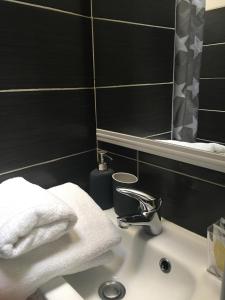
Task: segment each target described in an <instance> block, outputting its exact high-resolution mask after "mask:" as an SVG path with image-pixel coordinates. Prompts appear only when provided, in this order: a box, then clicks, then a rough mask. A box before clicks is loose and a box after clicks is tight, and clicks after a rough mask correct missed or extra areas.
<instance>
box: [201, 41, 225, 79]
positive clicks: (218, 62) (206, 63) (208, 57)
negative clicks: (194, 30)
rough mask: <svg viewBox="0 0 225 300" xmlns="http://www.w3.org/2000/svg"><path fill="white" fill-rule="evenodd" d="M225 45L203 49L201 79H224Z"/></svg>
mask: <svg viewBox="0 0 225 300" xmlns="http://www.w3.org/2000/svg"><path fill="white" fill-rule="evenodd" d="M224 56H225V44H224V45H217V46H211V47H204V49H203V55H202V66H201V77H207V78H215V77H225V60H224Z"/></svg>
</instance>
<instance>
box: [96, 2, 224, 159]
mask: <svg viewBox="0 0 225 300" xmlns="http://www.w3.org/2000/svg"><path fill="white" fill-rule="evenodd" d="M168 2H169V3H170V6H169V7H167V12H166V13H167V14H168V15H170V16H172V17H173V19H174V20H175V19H176V22H171V21H169V20H167V25H165V24H157V26H155V25H154V24H153V26H152V25H150V24H148V27H147V26H146V28H144V26H143V27H141V26H133V27H132V26H131V25H130V26H129V25H128V24H127V25H126V26H124V27H123V28H122V27H121V28H122V29H121V32H120V34H121V36H123V39H122V38H121V40H120V38H119V37H118V36H117V38H115V39H114V40H113V45H111V47H112V49H111V50H112V51H113V50H114V51H119V50H118V48H119V47H120V48H121V47H124V48H126V47H127V57H124V61H125V60H126V59H127V63H125V62H124V61H121V65H120V66H119V67H121V69H119V70H118V72H120V74H119V75H118V78H116V80H115V83H114V82H113V81H112V80H111V82H110V80H108V82H106V83H105V85H104V86H103V85H101V86H98V78H97V85H96V97H97V112H98V128H100V129H104V130H108V131H112V132H119V133H122V134H127V135H132V136H137V137H141V138H145V139H154V140H157V141H158V140H160V141H162V142H163V143H165V144H166V143H172V144H175V145H179V146H182V147H188V148H189V147H191V148H193V149H200V150H203V151H208V152H212V153H216V154H221V157H223V155H224V154H225V122H224V116H225V60H224V55H225V24H224V23H225V1H223V0H218V1H216V0H206V6H205V1H204V0H199V1H192V4H191V3H189V1H177V3H176V16H175V15H174V14H173V9H174V6H173V4H172V3H174V2H175V1H168ZM162 9H163V8H162ZM168 24H169V25H168ZM175 24H176V28H175V29H176V30H175V31H174V27H175ZM189 24H192V26H189ZM158 25H160V26H158ZM161 25H163V26H161ZM112 30H115V28H114V29H112ZM97 31H98V28H97ZM174 33H175V34H174ZM112 35H114V33H113V32H112ZM174 36H175V41H174ZM111 38H112V39H113V36H111ZM174 45H175V47H174ZM103 46H106V45H103ZM99 47H100V48H101V44H100V46H99ZM117 47H118V48H117ZM101 51H102V52H101V54H102V55H104V54H105V53H104V51H106V50H105V49H103V50H101ZM111 54H112V53H110V54H109V53H107V55H108V57H109V55H111ZM132 54H133V55H134V56H132ZM111 59H112V61H113V57H112V58H111ZM123 67H124V68H125V67H126V68H127V69H126V72H127V73H129V74H127V76H124V77H123V72H125V71H124V70H125V69H123ZM96 68H98V64H97V65H96ZM96 72H97V75H98V70H97V71H96ZM109 78H110V77H109ZM105 81H107V78H106V80H105ZM173 82H174V85H173ZM166 141H167V142H166Z"/></svg>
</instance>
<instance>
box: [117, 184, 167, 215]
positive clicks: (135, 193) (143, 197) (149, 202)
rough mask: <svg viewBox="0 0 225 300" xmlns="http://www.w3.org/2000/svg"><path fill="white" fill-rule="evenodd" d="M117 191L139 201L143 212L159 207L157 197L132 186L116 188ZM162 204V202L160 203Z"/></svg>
mask: <svg viewBox="0 0 225 300" xmlns="http://www.w3.org/2000/svg"><path fill="white" fill-rule="evenodd" d="M116 191H117V192H118V193H120V194H123V195H125V196H127V197H130V198H132V199H135V200H137V201H138V202H139V204H140V207H141V209H142V211H143V212H150V211H155V209H157V208H158V205H157V204H156V202H157V200H156V198H155V197H153V196H151V195H149V194H146V193H144V192H141V191H139V190H135V189H130V188H116ZM159 205H160V206H161V203H160V204H159Z"/></svg>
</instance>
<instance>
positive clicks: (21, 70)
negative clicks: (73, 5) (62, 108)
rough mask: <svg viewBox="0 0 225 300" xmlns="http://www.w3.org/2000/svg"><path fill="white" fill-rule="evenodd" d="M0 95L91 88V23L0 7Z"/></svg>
mask: <svg viewBox="0 0 225 300" xmlns="http://www.w3.org/2000/svg"><path fill="white" fill-rule="evenodd" d="M0 66H1V71H0V89H11V88H12V89H16V88H53V87H57V88H59V87H83V86H93V74H92V73H93V72H92V43H91V21H90V20H89V19H85V18H82V17H76V16H73V15H67V14H60V13H55V12H53V11H49V10H45V9H39V8H34V7H31V6H26V5H20V4H16V3H10V2H6V1H1V2H0Z"/></svg>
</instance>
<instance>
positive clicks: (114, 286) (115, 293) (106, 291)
mask: <svg viewBox="0 0 225 300" xmlns="http://www.w3.org/2000/svg"><path fill="white" fill-rule="evenodd" d="M98 294H99V297H100V298H101V299H102V300H108V299H111V300H113V299H114V300H120V299H123V297H124V296H125V294H126V289H125V287H124V286H123V285H122V283H120V282H118V281H106V282H104V283H103V284H101V285H100V287H99V290H98Z"/></svg>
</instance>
